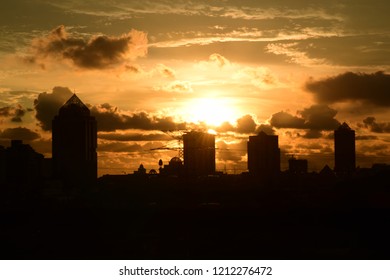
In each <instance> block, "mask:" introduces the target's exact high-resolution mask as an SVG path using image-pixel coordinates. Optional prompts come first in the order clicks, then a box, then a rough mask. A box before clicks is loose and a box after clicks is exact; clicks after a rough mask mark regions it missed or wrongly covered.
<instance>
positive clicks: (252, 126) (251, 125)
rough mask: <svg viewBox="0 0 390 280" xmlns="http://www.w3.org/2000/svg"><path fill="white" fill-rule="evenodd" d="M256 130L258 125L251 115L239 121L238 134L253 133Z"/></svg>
mask: <svg viewBox="0 0 390 280" xmlns="http://www.w3.org/2000/svg"><path fill="white" fill-rule="evenodd" d="M255 130H256V123H255V121H254V120H253V117H252V116H251V115H245V116H243V117H241V118H239V119H237V128H236V131H237V132H238V133H253V132H255Z"/></svg>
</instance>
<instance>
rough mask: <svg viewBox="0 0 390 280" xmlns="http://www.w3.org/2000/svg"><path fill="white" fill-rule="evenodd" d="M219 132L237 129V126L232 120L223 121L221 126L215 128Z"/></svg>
mask: <svg viewBox="0 0 390 280" xmlns="http://www.w3.org/2000/svg"><path fill="white" fill-rule="evenodd" d="M215 131H217V132H229V131H235V127H234V126H233V125H232V124H231V123H230V122H223V123H222V124H221V125H220V126H218V127H217V128H215Z"/></svg>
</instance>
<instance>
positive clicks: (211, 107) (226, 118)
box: [183, 98, 237, 127]
mask: <svg viewBox="0 0 390 280" xmlns="http://www.w3.org/2000/svg"><path fill="white" fill-rule="evenodd" d="M183 111H184V112H183V114H184V115H185V118H186V119H187V120H188V121H190V122H194V123H199V122H204V123H206V124H207V125H210V126H213V127H215V126H219V125H221V124H222V123H223V122H230V123H234V122H235V120H236V118H237V112H236V108H235V107H234V105H233V102H232V100H230V99H224V98H196V99H191V100H189V101H188V103H187V104H186V105H185V106H184V108H183Z"/></svg>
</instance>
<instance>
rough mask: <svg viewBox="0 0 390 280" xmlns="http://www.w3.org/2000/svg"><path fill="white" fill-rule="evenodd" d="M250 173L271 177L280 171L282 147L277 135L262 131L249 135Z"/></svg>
mask: <svg viewBox="0 0 390 280" xmlns="http://www.w3.org/2000/svg"><path fill="white" fill-rule="evenodd" d="M248 170H249V174H251V175H256V176H261V177H263V178H270V177H273V176H276V175H278V174H279V172H280V149H279V144H278V136H277V135H267V134H266V133H264V132H263V131H261V132H260V133H259V134H258V135H256V136H249V141H248Z"/></svg>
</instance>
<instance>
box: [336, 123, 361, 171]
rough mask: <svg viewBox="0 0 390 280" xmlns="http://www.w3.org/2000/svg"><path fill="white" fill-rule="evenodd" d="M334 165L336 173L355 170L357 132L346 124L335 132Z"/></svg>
mask: <svg viewBox="0 0 390 280" xmlns="http://www.w3.org/2000/svg"><path fill="white" fill-rule="evenodd" d="M334 163H335V165H334V170H335V172H336V173H350V172H353V171H354V170H355V165H356V155H355V131H354V130H352V129H351V128H350V127H349V126H348V125H347V124H346V123H345V122H344V123H343V124H342V125H340V126H339V128H337V129H336V130H335V131H334Z"/></svg>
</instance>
